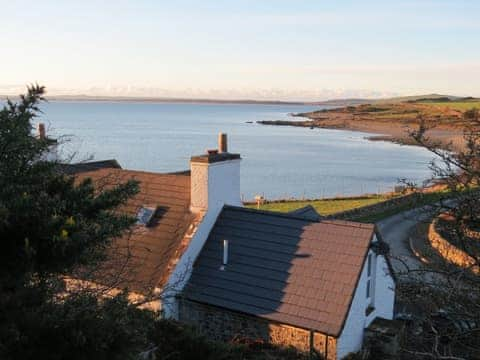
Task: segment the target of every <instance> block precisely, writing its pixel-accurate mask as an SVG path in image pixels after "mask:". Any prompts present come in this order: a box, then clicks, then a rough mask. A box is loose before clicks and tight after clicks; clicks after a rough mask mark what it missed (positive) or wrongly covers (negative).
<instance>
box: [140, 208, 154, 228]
mask: <svg viewBox="0 0 480 360" xmlns="http://www.w3.org/2000/svg"><path fill="white" fill-rule="evenodd" d="M155 210H156V209H155V208H154V207H147V206H142V207H141V208H140V209H139V210H138V212H137V224H138V225H143V226H149V225H150V223H151V221H152V218H153V215H155Z"/></svg>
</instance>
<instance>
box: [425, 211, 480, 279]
mask: <svg viewBox="0 0 480 360" xmlns="http://www.w3.org/2000/svg"><path fill="white" fill-rule="evenodd" d="M437 225H438V218H435V219H434V220H433V221H432V222H431V224H430V225H429V227H428V241H429V242H430V245H431V246H432V248H434V249H435V250H436V251H437V252H438V253H439V254H440V255H441V256H442V257H443V258H444V259H445V260H447V261H448V262H450V263H452V264H454V265H456V266H459V267H462V268H471V270H472V271H473V272H474V273H475V274H477V275H478V274H480V269H479V267H478V266H473V264H475V259H473V258H472V257H471V256H470V255H468V254H467V253H466V252H465V251H463V250H462V249H459V248H458V247H456V246H455V245H453V244H452V243H450V242H449V241H448V240H446V239H445V238H443V236H442V235H440V233H439V232H438V231H437Z"/></svg>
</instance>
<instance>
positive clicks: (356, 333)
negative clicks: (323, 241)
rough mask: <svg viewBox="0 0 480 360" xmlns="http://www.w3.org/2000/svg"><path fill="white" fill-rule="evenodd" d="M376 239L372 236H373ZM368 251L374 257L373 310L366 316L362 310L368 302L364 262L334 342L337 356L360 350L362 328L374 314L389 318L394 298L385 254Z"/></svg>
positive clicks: (393, 284)
mask: <svg viewBox="0 0 480 360" xmlns="http://www.w3.org/2000/svg"><path fill="white" fill-rule="evenodd" d="M374 241H376V238H375V239H374ZM369 254H372V256H373V257H374V258H375V260H374V261H373V264H375V273H374V275H375V280H374V284H375V288H374V297H373V306H374V307H375V310H373V311H372V312H371V313H370V314H369V315H368V316H366V314H365V310H366V309H367V307H368V305H369V303H368V302H369V301H368V299H367V297H366V286H367V261H365V264H364V266H363V269H362V274H361V275H360V280H359V282H358V286H357V289H356V290H355V295H354V297H353V301H352V304H351V307H350V312H349V313H348V316H347V320H346V322H345V326H344V328H343V331H342V333H341V335H340V337H339V338H338V341H337V358H338V359H341V358H343V357H344V356H346V355H347V354H348V353H351V352H356V351H358V350H360V349H361V347H362V343H363V334H364V329H365V328H366V327H368V326H369V325H370V323H371V322H372V321H373V319H375V318H376V317H382V318H385V319H392V318H393V305H394V300H395V282H394V281H393V278H392V276H391V275H390V272H389V269H388V266H387V262H386V260H385V257H384V256H382V255H376V254H375V253H374V252H373V251H371V250H370V251H369Z"/></svg>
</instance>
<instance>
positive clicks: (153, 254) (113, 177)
mask: <svg viewBox="0 0 480 360" xmlns="http://www.w3.org/2000/svg"><path fill="white" fill-rule="evenodd" d="M88 177H89V178H92V179H93V181H94V182H95V184H96V186H97V188H100V187H103V186H106V187H110V186H112V185H115V184H118V183H123V182H126V181H127V180H129V179H135V180H137V181H139V182H140V192H139V194H137V195H136V196H135V197H134V198H132V199H131V200H129V201H128V202H127V204H126V206H124V207H122V208H121V209H120V211H122V212H125V213H127V214H130V215H132V216H136V214H137V212H138V210H139V209H140V207H142V206H147V207H154V208H158V211H157V212H156V214H155V215H154V218H153V219H152V221H151V223H152V225H150V226H143V225H136V226H134V228H133V230H132V231H131V233H129V234H126V235H125V236H123V237H122V238H120V239H116V240H115V241H114V243H113V244H112V246H111V248H110V249H109V252H108V258H107V261H106V262H105V263H104V264H103V266H102V267H101V269H102V271H101V272H102V274H101V275H100V276H99V279H98V282H102V281H105V282H107V281H111V279H114V278H115V277H120V282H119V284H118V285H117V287H119V288H122V287H128V288H129V289H130V290H133V291H136V292H140V293H142V292H146V291H148V290H149V289H151V288H153V287H160V286H162V285H163V284H164V282H165V281H166V279H167V276H168V273H169V271H170V270H171V267H172V264H173V263H174V262H175V261H176V259H177V258H179V257H180V255H181V254H180V252H181V251H182V250H183V249H184V247H185V244H183V241H184V236H185V234H186V232H187V230H188V229H189V227H190V225H191V224H192V223H193V222H194V221H195V219H194V215H193V214H191V213H190V211H189V206H190V173H189V172H183V173H175V174H158V173H148V172H142V171H131V170H123V169H116V168H99V169H97V170H94V171H88V172H82V173H80V174H77V179H78V180H79V181H80V180H81V179H84V178H88ZM119 274H120V275H119ZM108 279H110V280H108Z"/></svg>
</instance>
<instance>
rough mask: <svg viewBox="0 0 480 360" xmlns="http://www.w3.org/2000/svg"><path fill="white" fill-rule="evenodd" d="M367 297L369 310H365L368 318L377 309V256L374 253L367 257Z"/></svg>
mask: <svg viewBox="0 0 480 360" xmlns="http://www.w3.org/2000/svg"><path fill="white" fill-rule="evenodd" d="M365 297H366V298H367V309H366V310H365V313H366V315H367V316H368V315H369V314H370V313H371V312H372V311H373V310H374V309H375V307H374V297H375V254H374V253H372V252H370V253H369V254H368V256H367V281H366V283H365Z"/></svg>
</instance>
